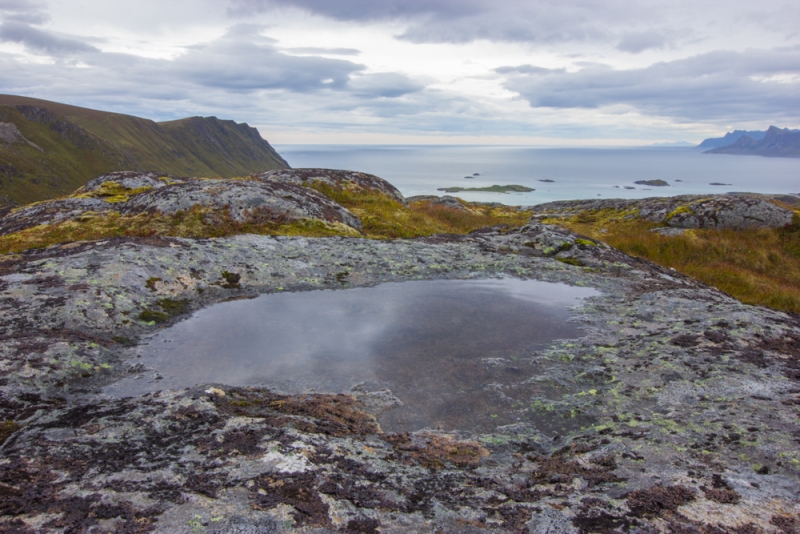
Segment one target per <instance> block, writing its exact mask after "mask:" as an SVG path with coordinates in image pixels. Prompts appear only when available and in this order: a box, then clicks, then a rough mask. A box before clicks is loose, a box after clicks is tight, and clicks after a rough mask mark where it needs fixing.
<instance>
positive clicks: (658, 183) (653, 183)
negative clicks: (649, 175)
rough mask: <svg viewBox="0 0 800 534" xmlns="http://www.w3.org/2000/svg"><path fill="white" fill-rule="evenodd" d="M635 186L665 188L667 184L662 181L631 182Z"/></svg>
mask: <svg viewBox="0 0 800 534" xmlns="http://www.w3.org/2000/svg"><path fill="white" fill-rule="evenodd" d="M633 183H635V184H636V185H649V186H651V187H667V186H669V184H668V183H667V182H665V181H664V180H638V181H636V182H633Z"/></svg>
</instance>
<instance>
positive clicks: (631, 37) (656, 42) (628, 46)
mask: <svg viewBox="0 0 800 534" xmlns="http://www.w3.org/2000/svg"><path fill="white" fill-rule="evenodd" d="M666 44H667V37H666V35H664V34H663V33H660V32H656V31H646V32H633V33H627V34H625V35H624V36H623V37H622V40H621V41H620V42H619V44H618V45H617V50H621V51H623V52H630V53H631V54H638V53H639V52H644V51H645V50H648V49H650V48H664V46H666Z"/></svg>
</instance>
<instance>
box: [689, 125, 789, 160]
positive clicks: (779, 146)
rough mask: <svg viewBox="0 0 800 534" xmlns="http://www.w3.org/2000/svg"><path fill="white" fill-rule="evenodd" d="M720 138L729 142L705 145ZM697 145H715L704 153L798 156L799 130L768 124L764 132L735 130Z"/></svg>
mask: <svg viewBox="0 0 800 534" xmlns="http://www.w3.org/2000/svg"><path fill="white" fill-rule="evenodd" d="M736 134H738V135H736ZM721 139H722V140H724V139H728V140H729V141H731V142H730V143H727V144H724V145H714V144H708V145H706V143H707V142H709V141H711V142H712V143H714V142H718V141H720V140H721ZM699 146H700V147H703V146H715V148H712V149H711V150H707V151H706V152H705V153H706V154H740V155H754V156H774V157H800V130H789V129H788V128H783V129H781V128H777V127H775V126H770V127H769V129H768V130H767V131H766V132H745V131H743V130H736V131H734V132H733V133H729V134H727V135H726V136H725V137H722V138H717V139H706V140H705V141H703V142H702V143H700V145H699Z"/></svg>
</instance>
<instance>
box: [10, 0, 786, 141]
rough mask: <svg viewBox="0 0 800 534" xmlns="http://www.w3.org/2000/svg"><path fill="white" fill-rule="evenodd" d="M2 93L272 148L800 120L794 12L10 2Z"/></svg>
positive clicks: (701, 129) (522, 2)
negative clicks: (206, 128) (202, 129)
mask: <svg viewBox="0 0 800 534" xmlns="http://www.w3.org/2000/svg"><path fill="white" fill-rule="evenodd" d="M0 93H6V94H19V95H25V96H30V97H35V98H44V99H47V100H54V101H58V102H64V103H68V104H73V105H79V106H84V107H90V108H94V109H102V110H107V111H114V112H119V113H127V114H131V115H137V116H140V117H146V118H150V119H153V120H157V121H164V120H172V119H178V118H183V117H187V116H195V115H200V116H211V115H213V116H217V117H219V118H222V119H233V120H235V121H237V122H247V123H248V124H250V125H252V126H256V127H258V129H259V131H260V132H261V134H262V136H263V137H265V138H266V139H267V140H269V141H270V142H272V143H275V144H286V143H356V144H373V143H377V144H380V143H386V144H503V145H530V146H626V145H647V144H650V143H656V142H674V141H689V142H699V141H700V140H702V139H703V138H706V137H715V136H720V135H722V134H724V133H725V132H726V131H732V130H733V129H762V130H763V129H766V127H768V126H769V125H773V124H774V125H776V126H780V127H789V128H799V127H800V2H798V1H797V0H759V1H758V2H754V1H752V0H725V1H720V0H713V1H711V0H691V1H686V0H665V1H662V0H637V1H635V2H634V1H630V0H624V1H623V0H560V1H549V0H502V1H498V0H137V1H136V2H130V1H127V0H115V1H113V2H110V1H108V0H49V1H48V0H41V1H40V0H0Z"/></svg>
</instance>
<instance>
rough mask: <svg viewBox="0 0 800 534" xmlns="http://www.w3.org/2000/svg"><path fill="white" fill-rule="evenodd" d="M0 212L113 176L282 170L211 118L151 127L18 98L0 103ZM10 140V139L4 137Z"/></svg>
mask: <svg viewBox="0 0 800 534" xmlns="http://www.w3.org/2000/svg"><path fill="white" fill-rule="evenodd" d="M2 123H5V124H6V125H8V124H13V125H14V127H16V130H17V132H18V134H15V133H14V132H13V127H10V126H5V134H6V135H5V136H2V135H0V205H7V204H15V203H16V204H24V203H29V202H34V201H37V200H44V199H48V198H53V197H55V196H59V195H63V194H66V193H69V192H70V191H73V190H74V189H76V188H77V187H80V186H82V185H83V184H85V183H86V182H88V181H89V180H90V179H92V178H94V177H96V176H98V175H100V174H103V173H106V172H111V171H116V170H139V171H147V170H153V169H158V170H159V171H162V172H167V173H170V174H174V175H179V176H204V177H223V178H228V177H233V176H242V175H247V174H252V173H256V172H260V171H265V170H270V169H280V168H288V167H289V165H288V164H287V163H286V161H285V160H284V159H283V158H281V157H280V155H278V153H277V152H275V150H274V149H273V148H272V147H271V146H270V145H269V143H268V142H267V141H265V140H264V139H263V138H262V137H261V136H260V135H259V133H258V131H257V130H256V129H255V128H252V127H250V126H248V125H247V124H244V123H242V124H237V123H236V122H234V121H230V120H220V119H217V118H216V117H205V118H204V117H191V118H187V119H181V120H177V121H169V122H162V123H157V122H154V121H152V120H149V119H142V118H139V117H134V116H131V115H122V114H119V113H109V112H105V111H98V110H93V109H88V108H81V107H77V106H70V105H67V104H60V103H57V102H49V101H46V100H38V99H34V98H27V97H23V96H14V95H0V126H2ZM9 132H10V133H9Z"/></svg>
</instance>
